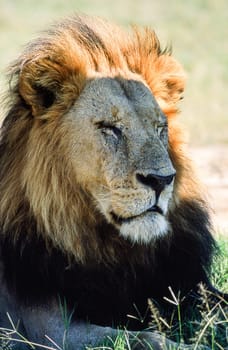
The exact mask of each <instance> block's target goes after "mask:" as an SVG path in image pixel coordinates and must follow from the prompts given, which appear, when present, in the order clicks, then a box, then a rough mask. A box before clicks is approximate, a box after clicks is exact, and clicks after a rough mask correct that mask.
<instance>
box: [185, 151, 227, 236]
mask: <svg viewBox="0 0 228 350" xmlns="http://www.w3.org/2000/svg"><path fill="white" fill-rule="evenodd" d="M190 155H191V157H192V159H193V161H194V163H195V166H196V168H197V172H198V176H199V178H200V180H201V182H202V183H203V184H204V185H206V191H207V192H208V197H209V201H210V206H211V207H212V209H213V222H214V227H215V232H216V233H218V234H222V235H223V234H226V236H227V237H228V145H225V146H207V147H196V148H192V149H191V150H190Z"/></svg>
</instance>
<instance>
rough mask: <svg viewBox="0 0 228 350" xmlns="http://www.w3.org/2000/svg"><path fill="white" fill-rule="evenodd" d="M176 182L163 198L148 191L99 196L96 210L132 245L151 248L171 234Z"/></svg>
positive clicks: (124, 191) (166, 190) (163, 194)
mask: <svg viewBox="0 0 228 350" xmlns="http://www.w3.org/2000/svg"><path fill="white" fill-rule="evenodd" d="M172 192H173V182H172V183H171V184H170V185H168V186H166V188H165V189H164V190H163V191H162V192H161V194H160V196H159V197H158V198H156V195H155V192H154V191H152V190H150V191H147V190H146V189H141V191H137V190H126V189H123V190H122V191H120V190H118V191H113V193H112V194H107V193H106V194H105V193H102V194H101V193H97V195H96V201H97V203H98V205H97V207H98V209H99V210H100V211H101V212H102V214H103V216H104V217H105V218H106V220H107V221H108V222H109V223H111V224H112V225H114V226H115V227H116V228H117V230H118V231H119V234H120V235H121V236H122V237H124V238H125V239H127V240H130V241H131V242H132V243H139V244H149V243H151V242H153V241H154V240H156V239H157V238H159V237H161V236H164V235H166V234H167V233H168V231H169V222H168V218H167V214H168V210H169V205H170V203H171V200H172Z"/></svg>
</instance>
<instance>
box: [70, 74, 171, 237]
mask: <svg viewBox="0 0 228 350" xmlns="http://www.w3.org/2000/svg"><path fill="white" fill-rule="evenodd" d="M133 78H134V79H123V78H95V79H91V80H90V81H89V82H88V83H87V84H86V85H85V88H84V90H83V92H82V93H81V95H80V97H79V98H78V100H77V101H76V102H75V104H74V106H73V107H72V109H71V110H70V112H69V113H68V115H67V116H66V117H65V120H66V123H68V124H69V127H70V129H71V137H70V139H69V147H70V151H69V152H70V154H71V159H72V162H73V166H74V168H75V174H76V177H77V182H78V183H80V185H81V186H82V187H83V188H84V189H85V190H86V191H87V192H89V193H90V195H91V197H92V198H93V201H94V204H95V206H96V207H97V209H98V210H99V211H100V212H101V213H102V214H103V216H104V217H105V219H106V220H107V221H108V222H109V223H111V224H113V225H114V226H115V227H116V228H118V230H119V232H120V235H122V236H123V237H125V238H126V239H130V240H131V241H132V242H133V243H134V242H140V243H148V242H150V241H151V240H153V239H155V238H156V237H159V236H161V235H164V234H165V233H167V231H168V226H169V225H168V221H167V211H168V207H169V202H170V199H171V197H172V190H173V180H174V176H175V170H174V168H173V165H172V163H171V160H170V158H169V154H168V151H167V146H168V126H167V119H166V117H165V115H164V114H163V113H162V111H161V109H160V108H159V106H158V104H157V102H156V100H155V98H154V97H153V95H152V93H151V91H150V90H149V89H148V87H147V86H146V85H145V83H143V82H142V81H140V80H139V78H138V77H137V76H136V77H133Z"/></svg>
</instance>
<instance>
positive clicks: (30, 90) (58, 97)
mask: <svg viewBox="0 0 228 350" xmlns="http://www.w3.org/2000/svg"><path fill="white" fill-rule="evenodd" d="M64 63H66V62H64ZM64 63H61V62H58V61H55V60H53V59H51V58H50V57H44V58H35V59H31V60H28V61H27V62H25V63H24V64H23V65H22V68H21V72H20V76H19V93H20V95H21V96H22V98H23V99H24V101H25V102H26V104H27V105H28V106H30V107H31V109H32V114H33V115H34V116H41V115H44V114H46V112H48V111H49V109H50V108H51V107H52V106H54V105H55V104H59V105H60V104H61V106H63V105H66V104H67V103H70V101H69V100H70V99H73V98H74V99H75V98H76V97H77V95H78V94H79V89H80V87H81V85H82V75H81V74H79V73H78V71H77V70H76V69H74V72H73V70H72V67H69V66H66V64H64ZM72 72H73V73H72Z"/></svg>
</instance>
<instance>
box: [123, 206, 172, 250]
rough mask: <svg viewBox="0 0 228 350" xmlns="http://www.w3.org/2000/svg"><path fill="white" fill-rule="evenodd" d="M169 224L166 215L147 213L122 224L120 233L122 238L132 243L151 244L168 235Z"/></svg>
mask: <svg viewBox="0 0 228 350" xmlns="http://www.w3.org/2000/svg"><path fill="white" fill-rule="evenodd" d="M168 229H169V224H168V221H167V219H166V218H165V217H164V215H162V214H160V213H157V212H147V213H145V215H140V216H139V217H134V218H132V219H130V220H126V221H124V222H122V224H121V225H120V227H119V232H120V235H121V236H122V237H124V238H125V239H127V240H130V241H131V242H132V243H140V244H149V243H151V242H152V241H154V240H156V239H157V238H160V237H162V236H164V235H166V234H167V233H168Z"/></svg>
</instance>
